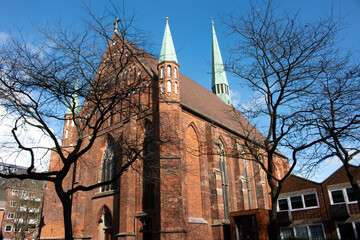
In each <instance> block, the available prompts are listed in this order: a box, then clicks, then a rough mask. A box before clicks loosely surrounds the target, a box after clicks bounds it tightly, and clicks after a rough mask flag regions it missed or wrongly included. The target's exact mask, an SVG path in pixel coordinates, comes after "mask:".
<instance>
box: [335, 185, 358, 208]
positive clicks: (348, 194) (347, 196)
mask: <svg viewBox="0 0 360 240" xmlns="http://www.w3.org/2000/svg"><path fill="white" fill-rule="evenodd" d="M329 197H330V202H331V204H340V203H347V204H351V203H356V197H355V193H354V190H353V189H352V187H348V188H341V189H334V190H329Z"/></svg>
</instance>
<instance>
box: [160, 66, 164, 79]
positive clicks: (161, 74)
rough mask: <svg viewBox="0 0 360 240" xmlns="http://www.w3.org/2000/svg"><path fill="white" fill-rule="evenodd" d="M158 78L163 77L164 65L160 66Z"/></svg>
mask: <svg viewBox="0 0 360 240" xmlns="http://www.w3.org/2000/svg"><path fill="white" fill-rule="evenodd" d="M160 78H164V67H161V68H160Z"/></svg>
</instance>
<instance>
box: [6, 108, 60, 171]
mask: <svg viewBox="0 0 360 240" xmlns="http://www.w3.org/2000/svg"><path fill="white" fill-rule="evenodd" d="M0 116H1V118H0V132H1V133H2V136H1V138H0V147H1V151H0V159H1V160H0V161H1V163H8V164H14V165H17V166H24V167H28V166H30V159H31V157H30V154H29V152H27V151H24V150H23V151H20V150H19V148H18V144H17V143H16V141H15V138H14V136H13V135H12V133H11V130H12V129H13V127H14V123H15V120H16V118H17V116H16V114H11V113H9V112H6V110H5V108H4V107H2V106H0ZM20 123H22V122H20ZM16 134H17V136H18V138H19V140H20V141H21V143H22V144H23V145H24V146H25V147H30V148H32V149H33V150H34V155H35V159H36V160H35V168H36V170H37V171H47V170H48V167H49V162H50V149H51V148H52V147H53V141H52V140H51V139H50V137H49V136H47V135H46V134H44V132H43V131H41V129H39V128H36V127H32V126H29V125H25V124H21V125H20V127H19V128H18V130H17V131H16Z"/></svg>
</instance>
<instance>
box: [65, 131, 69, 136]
mask: <svg viewBox="0 0 360 240" xmlns="http://www.w3.org/2000/svg"><path fill="white" fill-rule="evenodd" d="M68 136H69V130H68V129H66V131H65V138H68Z"/></svg>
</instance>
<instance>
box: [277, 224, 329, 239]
mask: <svg viewBox="0 0 360 240" xmlns="http://www.w3.org/2000/svg"><path fill="white" fill-rule="evenodd" d="M280 236H281V239H289V238H301V239H316V240H318V239H325V234H324V228H323V226H322V224H315V225H303V226H295V227H287V228H280Z"/></svg>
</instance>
